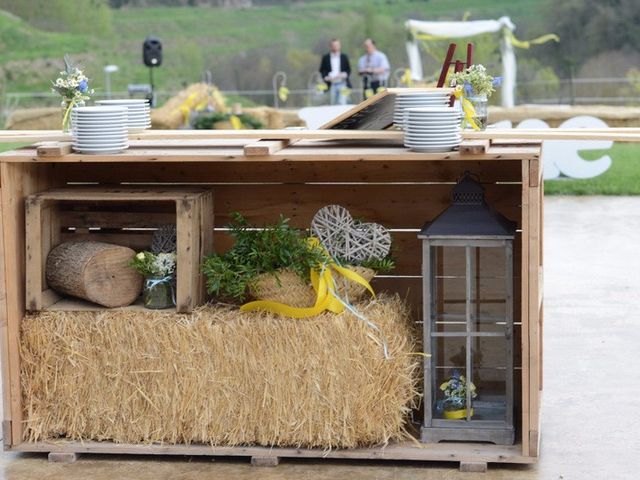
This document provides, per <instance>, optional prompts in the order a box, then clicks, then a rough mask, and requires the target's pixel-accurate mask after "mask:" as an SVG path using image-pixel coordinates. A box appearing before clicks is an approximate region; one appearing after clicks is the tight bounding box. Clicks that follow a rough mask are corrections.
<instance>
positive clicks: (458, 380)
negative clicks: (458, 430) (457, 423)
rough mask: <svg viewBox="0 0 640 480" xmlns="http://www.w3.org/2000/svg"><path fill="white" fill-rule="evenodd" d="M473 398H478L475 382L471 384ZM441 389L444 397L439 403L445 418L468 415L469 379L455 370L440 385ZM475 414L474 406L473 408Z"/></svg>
mask: <svg viewBox="0 0 640 480" xmlns="http://www.w3.org/2000/svg"><path fill="white" fill-rule="evenodd" d="M469 388H470V390H471V398H472V399H473V398H476V397H477V396H478V394H477V393H476V386H475V385H474V384H473V382H471V383H470V386H469ZM440 390H441V391H442V392H443V393H444V399H443V400H441V401H440V402H439V404H438V407H439V409H441V410H442V411H443V415H444V418H446V419H448V420H462V419H464V418H466V416H467V379H466V378H465V376H464V375H461V374H460V372H459V371H458V370H454V371H453V374H452V375H451V377H449V379H448V380H447V381H446V382H444V383H442V385H440ZM471 416H473V407H472V408H471Z"/></svg>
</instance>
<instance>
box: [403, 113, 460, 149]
mask: <svg viewBox="0 0 640 480" xmlns="http://www.w3.org/2000/svg"><path fill="white" fill-rule="evenodd" d="M404 124H405V134H404V145H405V147H408V148H410V149H411V150H414V151H416V152H446V151H449V150H452V149H454V148H455V147H457V146H459V145H460V142H461V141H462V133H461V131H460V112H459V111H458V110H457V109H456V108H452V107H448V106H445V107H417V108H407V109H405V111H404Z"/></svg>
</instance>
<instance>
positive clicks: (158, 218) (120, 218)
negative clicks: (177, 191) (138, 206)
mask: <svg viewBox="0 0 640 480" xmlns="http://www.w3.org/2000/svg"><path fill="white" fill-rule="evenodd" d="M173 210H175V205H174V206H173ZM59 222H60V224H61V225H62V226H63V227H75V226H83V227H96V228H97V227H101V228H127V227H128V228H134V227H138V228H139V227H148V228H153V227H155V228H157V227H161V226H162V225H168V224H175V222H176V214H175V213H173V212H166V213H165V212H153V211H151V212H127V211H124V209H123V210H120V211H115V210H114V211H74V210H61V211H60V216H59Z"/></svg>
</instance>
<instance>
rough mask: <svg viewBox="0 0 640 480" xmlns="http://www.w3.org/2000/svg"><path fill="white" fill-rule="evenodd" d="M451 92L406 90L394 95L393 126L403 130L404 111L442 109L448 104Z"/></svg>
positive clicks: (445, 90) (446, 90)
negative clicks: (419, 108) (423, 108)
mask: <svg viewBox="0 0 640 480" xmlns="http://www.w3.org/2000/svg"><path fill="white" fill-rule="evenodd" d="M450 98H451V92H450V90H448V89H443V88H439V89H433V90H431V91H421V92H412V91H411V89H407V91H406V92H404V93H398V94H396V100H395V108H394V111H393V124H394V125H395V126H396V127H399V128H401V129H403V128H404V111H405V109H407V108H416V107H444V106H447V105H448V104H449V99H450Z"/></svg>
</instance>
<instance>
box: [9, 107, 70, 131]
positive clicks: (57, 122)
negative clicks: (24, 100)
mask: <svg viewBox="0 0 640 480" xmlns="http://www.w3.org/2000/svg"><path fill="white" fill-rule="evenodd" d="M5 128H6V129H7V130H60V129H61V128H62V109H61V108H60V107H47V108H18V109H16V110H14V111H13V112H11V114H10V115H9V118H8V119H7V121H6V124H5Z"/></svg>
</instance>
